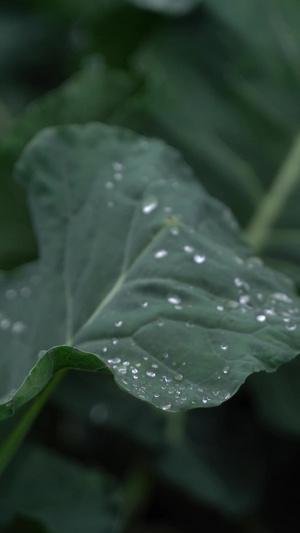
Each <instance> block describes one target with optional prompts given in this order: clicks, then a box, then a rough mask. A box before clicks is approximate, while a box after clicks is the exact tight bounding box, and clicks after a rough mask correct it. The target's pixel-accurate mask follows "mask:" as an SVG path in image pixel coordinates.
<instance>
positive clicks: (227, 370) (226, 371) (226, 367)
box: [223, 366, 230, 374]
mask: <svg viewBox="0 0 300 533" xmlns="http://www.w3.org/2000/svg"><path fill="white" fill-rule="evenodd" d="M229 370H230V367H229V366H225V367H224V368H223V374H228V373H229Z"/></svg>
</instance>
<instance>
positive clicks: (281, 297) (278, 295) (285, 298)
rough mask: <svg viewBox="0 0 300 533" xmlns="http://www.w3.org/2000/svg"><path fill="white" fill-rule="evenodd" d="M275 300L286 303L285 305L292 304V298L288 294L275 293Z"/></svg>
mask: <svg viewBox="0 0 300 533" xmlns="http://www.w3.org/2000/svg"><path fill="white" fill-rule="evenodd" d="M272 296H273V298H275V300H278V302H284V303H291V301H292V300H291V298H289V297H288V296H287V295H286V294H284V293H283V292H274V294H273V295H272Z"/></svg>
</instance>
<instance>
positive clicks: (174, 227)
mask: <svg viewBox="0 0 300 533" xmlns="http://www.w3.org/2000/svg"><path fill="white" fill-rule="evenodd" d="M170 233H171V235H174V237H177V235H179V229H178V228H176V226H173V228H171V229H170Z"/></svg>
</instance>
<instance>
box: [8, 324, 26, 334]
mask: <svg viewBox="0 0 300 533" xmlns="http://www.w3.org/2000/svg"><path fill="white" fill-rule="evenodd" d="M25 328H26V326H25V324H24V323H23V322H15V323H14V324H13V325H12V328H11V330H12V332H13V333H16V334H19V333H23V331H24V330H25Z"/></svg>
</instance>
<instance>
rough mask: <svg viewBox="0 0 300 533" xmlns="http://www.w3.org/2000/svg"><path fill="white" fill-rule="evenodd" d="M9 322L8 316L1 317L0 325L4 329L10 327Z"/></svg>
mask: <svg viewBox="0 0 300 533" xmlns="http://www.w3.org/2000/svg"><path fill="white" fill-rule="evenodd" d="M10 324H11V322H10V320H9V319H8V318H3V320H1V322H0V327H1V329H3V330H4V331H5V330H7V329H9V328H10Z"/></svg>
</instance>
